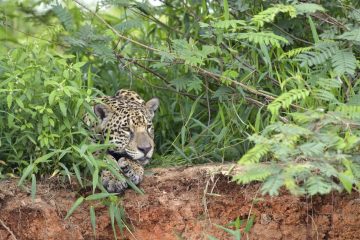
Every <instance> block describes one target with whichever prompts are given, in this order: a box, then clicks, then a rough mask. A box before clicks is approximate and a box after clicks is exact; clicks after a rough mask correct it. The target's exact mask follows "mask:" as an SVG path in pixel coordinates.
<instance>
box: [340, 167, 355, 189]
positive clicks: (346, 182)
mask: <svg viewBox="0 0 360 240" xmlns="http://www.w3.org/2000/svg"><path fill="white" fill-rule="evenodd" d="M338 177H339V180H340V182H341V184H342V185H343V186H344V188H345V190H346V191H347V192H348V193H351V191H352V188H353V182H354V181H353V179H354V177H353V176H351V175H350V174H348V173H346V172H345V173H339V175H338Z"/></svg>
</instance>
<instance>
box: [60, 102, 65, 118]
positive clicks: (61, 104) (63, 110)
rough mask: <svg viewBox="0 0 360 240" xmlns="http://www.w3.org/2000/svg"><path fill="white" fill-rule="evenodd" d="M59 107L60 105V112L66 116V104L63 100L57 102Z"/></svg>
mask: <svg viewBox="0 0 360 240" xmlns="http://www.w3.org/2000/svg"><path fill="white" fill-rule="evenodd" d="M59 107H60V110H61V113H62V115H63V116H64V117H66V115H67V110H66V106H65V103H64V102H59Z"/></svg>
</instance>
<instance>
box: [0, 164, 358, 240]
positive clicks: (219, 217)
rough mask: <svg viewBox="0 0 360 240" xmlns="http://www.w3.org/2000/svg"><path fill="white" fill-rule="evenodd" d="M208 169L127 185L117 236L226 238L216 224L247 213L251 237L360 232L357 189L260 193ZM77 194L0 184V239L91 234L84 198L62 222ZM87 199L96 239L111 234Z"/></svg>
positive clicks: (68, 188)
mask: <svg viewBox="0 0 360 240" xmlns="http://www.w3.org/2000/svg"><path fill="white" fill-rule="evenodd" d="M209 169H210V170H209ZM212 170H214V168H213V167H190V168H176V169H175V168H171V169H151V171H150V172H149V173H148V175H147V176H146V178H145V181H144V183H143V184H142V185H141V187H142V188H143V189H144V191H145V192H146V194H144V195H139V194H136V193H135V192H134V191H131V190H130V191H127V192H126V195H125V196H124V200H123V201H124V208H125V211H126V215H127V221H128V226H129V228H130V229H131V233H130V232H129V231H125V235H124V236H123V239H139V240H146V239H149V240H150V239H151V240H152V239H154V240H155V239H165V240H166V239H207V237H208V235H212V236H215V237H217V238H219V239H232V238H231V236H229V235H228V234H227V233H225V232H224V231H223V230H220V229H219V228H217V227H216V226H215V225H214V224H220V225H226V224H228V223H229V222H231V221H232V220H234V219H236V218H237V217H240V218H241V219H247V218H248V217H251V216H254V217H255V220H254V225H253V227H252V228H251V231H250V233H249V234H248V237H249V239H267V240H268V239H304V240H305V239H359V238H360V195H359V194H358V193H354V194H352V195H348V194H345V193H343V194H339V193H333V194H330V195H328V196H322V197H319V196H317V197H312V198H305V197H303V198H298V197H293V196H290V195H288V194H286V193H285V192H282V193H281V195H280V196H278V197H269V196H261V195H260V194H259V192H258V189H259V185H257V184H255V185H250V186H239V185H236V184H234V183H231V182H229V179H228V177H226V176H224V175H213V174H209V172H211V171H212ZM80 193H81V194H83V195H84V196H86V194H89V193H87V192H86V191H79V189H78V188H77V187H76V186H74V185H69V184H68V185H64V184H61V183H60V182H55V181H51V182H49V181H47V183H45V182H43V183H41V184H38V190H37V195H36V199H35V201H34V202H33V201H32V200H31V196H30V193H29V189H27V188H23V189H19V188H18V187H16V181H12V180H11V181H2V182H0V209H1V211H0V239H95V237H94V235H93V231H92V228H91V223H90V217H89V215H90V214H89V203H84V204H83V205H81V206H80V207H79V208H78V209H77V210H76V211H75V212H74V214H73V215H72V216H71V217H70V218H69V219H67V220H64V217H65V215H66V213H67V210H68V209H69V208H70V207H71V205H72V204H73V202H74V201H75V200H76V199H77V197H79V196H80ZM92 204H93V206H94V207H95V211H96V217H97V235H96V239H113V238H114V237H113V236H114V235H113V232H112V228H111V224H110V219H109V217H108V216H109V213H108V211H107V207H104V206H103V205H102V204H101V203H99V202H98V203H94V202H93V203H92ZM119 234H120V233H119ZM120 239H121V237H120ZM245 239H246V238H245Z"/></svg>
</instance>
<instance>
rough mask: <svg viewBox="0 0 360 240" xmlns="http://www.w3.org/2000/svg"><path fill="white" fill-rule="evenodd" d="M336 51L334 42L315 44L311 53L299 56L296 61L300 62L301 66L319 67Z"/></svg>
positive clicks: (336, 46) (336, 44)
mask: <svg viewBox="0 0 360 240" xmlns="http://www.w3.org/2000/svg"><path fill="white" fill-rule="evenodd" d="M338 49H339V47H338V43H336V42H321V43H318V44H316V45H315V46H314V47H313V48H312V49H311V51H307V52H303V53H301V54H299V55H298V57H297V60H299V61H301V66H309V67H311V66H315V65H319V64H322V63H324V62H325V61H326V60H328V59H329V58H330V57H331V56H333V55H334V54H335V53H336V52H338Z"/></svg>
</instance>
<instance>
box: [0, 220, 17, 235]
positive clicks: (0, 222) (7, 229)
mask: <svg viewBox="0 0 360 240" xmlns="http://www.w3.org/2000/svg"><path fill="white" fill-rule="evenodd" d="M0 224H1V226H3V228H5V229H6V231H8V233H10V235H11V236H12V238H13V239H14V240H18V239H17V238H16V236H15V234H14V233H13V232H12V231H11V229H10V228H9V227H8V226H6V224H5V223H4V222H3V220H1V219H0Z"/></svg>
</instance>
